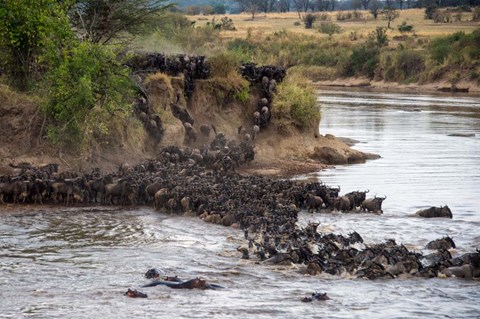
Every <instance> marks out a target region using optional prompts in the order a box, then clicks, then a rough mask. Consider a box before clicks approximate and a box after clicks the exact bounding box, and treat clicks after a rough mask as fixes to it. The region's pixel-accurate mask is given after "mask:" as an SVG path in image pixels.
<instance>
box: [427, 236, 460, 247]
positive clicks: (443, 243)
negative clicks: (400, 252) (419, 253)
mask: <svg viewBox="0 0 480 319" xmlns="http://www.w3.org/2000/svg"><path fill="white" fill-rule="evenodd" d="M425 247H426V248H427V249H450V248H455V243H454V242H453V240H452V239H451V238H450V237H449V236H447V237H443V238H441V239H436V240H433V241H431V242H429V243H428V244H427V246H425Z"/></svg>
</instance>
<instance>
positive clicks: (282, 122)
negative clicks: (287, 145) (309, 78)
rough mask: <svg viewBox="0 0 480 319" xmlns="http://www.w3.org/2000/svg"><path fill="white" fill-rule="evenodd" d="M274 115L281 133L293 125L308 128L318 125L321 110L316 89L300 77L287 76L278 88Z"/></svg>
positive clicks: (274, 101) (273, 110)
mask: <svg viewBox="0 0 480 319" xmlns="http://www.w3.org/2000/svg"><path fill="white" fill-rule="evenodd" d="M272 116H273V117H274V119H275V122H274V123H275V124H274V125H275V126H276V128H277V130H278V131H279V132H281V133H286V132H288V128H289V127H291V126H292V125H294V126H296V127H297V128H300V129H307V128H309V127H312V126H313V125H317V124H318V122H319V120H320V110H319V107H318V104H317V98H316V95H315V91H314V90H313V88H311V87H310V86H309V85H307V84H306V82H305V81H304V80H302V79H299V78H292V77H290V78H287V79H285V81H284V82H282V83H281V84H280V85H279V86H278V88H277V94H276V96H275V98H274V99H273V108H272Z"/></svg>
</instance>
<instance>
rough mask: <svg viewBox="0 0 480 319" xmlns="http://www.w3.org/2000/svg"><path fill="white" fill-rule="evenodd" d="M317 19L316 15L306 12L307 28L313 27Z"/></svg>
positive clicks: (304, 19) (304, 18)
mask: <svg viewBox="0 0 480 319" xmlns="http://www.w3.org/2000/svg"><path fill="white" fill-rule="evenodd" d="M316 19H317V16H316V15H314V14H311V13H308V14H306V15H305V16H304V17H303V23H304V24H305V29H311V28H312V27H313V23H314V22H315V20H316Z"/></svg>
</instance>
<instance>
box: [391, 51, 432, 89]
mask: <svg viewBox="0 0 480 319" xmlns="http://www.w3.org/2000/svg"><path fill="white" fill-rule="evenodd" d="M394 66H395V70H396V80H397V81H399V82H401V81H408V82H412V81H417V80H418V79H419V76H420V74H421V73H422V72H423V71H424V70H425V56H424V55H423V54H422V52H420V51H414V50H400V51H398V52H397V54H396V59H395V65H394Z"/></svg>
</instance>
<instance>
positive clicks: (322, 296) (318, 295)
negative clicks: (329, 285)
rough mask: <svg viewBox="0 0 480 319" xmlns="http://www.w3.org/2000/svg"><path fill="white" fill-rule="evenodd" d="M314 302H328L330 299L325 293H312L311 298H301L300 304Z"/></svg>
mask: <svg viewBox="0 0 480 319" xmlns="http://www.w3.org/2000/svg"><path fill="white" fill-rule="evenodd" d="M314 300H330V298H329V297H328V296H327V293H326V292H324V293H323V294H321V293H318V292H314V293H312V296H311V297H305V298H302V302H312V301H314Z"/></svg>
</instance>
